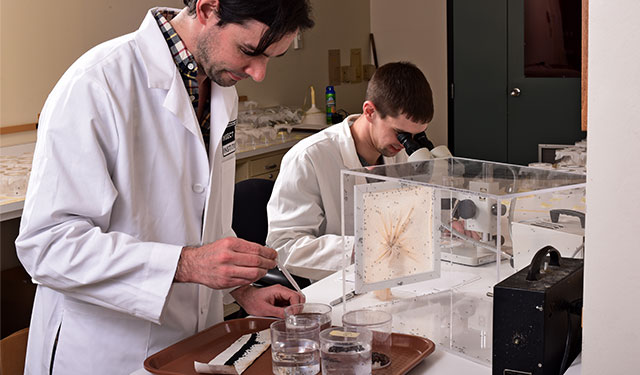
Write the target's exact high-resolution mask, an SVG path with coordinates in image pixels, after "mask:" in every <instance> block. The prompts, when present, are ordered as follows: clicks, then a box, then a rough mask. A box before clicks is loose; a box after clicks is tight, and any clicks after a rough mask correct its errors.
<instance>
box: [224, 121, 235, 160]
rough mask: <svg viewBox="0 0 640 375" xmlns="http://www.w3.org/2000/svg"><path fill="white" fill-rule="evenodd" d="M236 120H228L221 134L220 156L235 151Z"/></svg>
mask: <svg viewBox="0 0 640 375" xmlns="http://www.w3.org/2000/svg"><path fill="white" fill-rule="evenodd" d="M236 122H237V121H236V120H232V121H229V123H228V124H227V127H226V129H224V133H223V134H222V156H223V157H225V156H227V155H230V154H232V153H234V152H236Z"/></svg>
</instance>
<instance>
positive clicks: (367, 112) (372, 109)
mask: <svg viewBox="0 0 640 375" xmlns="http://www.w3.org/2000/svg"><path fill="white" fill-rule="evenodd" d="M362 114H363V115H364V116H365V117H366V118H367V120H368V121H369V122H371V121H372V120H373V117H374V116H375V114H376V106H375V104H373V102H371V101H369V100H367V101H365V102H364V103H362Z"/></svg>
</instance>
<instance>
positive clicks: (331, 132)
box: [266, 115, 407, 280]
mask: <svg viewBox="0 0 640 375" xmlns="http://www.w3.org/2000/svg"><path fill="white" fill-rule="evenodd" d="M358 116H359V115H351V116H349V117H347V118H346V119H345V120H344V121H343V122H341V123H340V124H336V125H333V126H330V127H329V128H327V129H325V130H323V131H321V132H319V133H317V134H314V135H312V136H310V137H307V138H305V139H303V140H301V141H300V142H298V143H297V144H296V145H295V146H293V147H292V148H291V150H289V151H288V152H287V153H286V154H285V156H284V157H283V159H282V163H281V166H280V173H279V174H278V178H277V180H276V183H275V185H274V187H273V193H272V194H271V199H270V200H269V204H268V205H267V215H268V217H269V233H268V235H267V241H266V242H267V246H270V247H272V248H274V249H276V250H277V251H278V256H279V257H280V259H281V260H283V262H284V264H285V267H286V268H287V269H288V270H289V271H290V272H291V273H293V274H295V275H299V276H302V277H307V278H310V279H312V280H319V279H322V278H324V277H326V276H328V275H330V274H332V273H333V272H335V271H337V270H339V269H341V268H342V265H343V264H342V259H343V258H342V255H343V254H344V249H345V243H344V242H343V240H342V234H341V233H342V231H341V222H342V221H341V211H340V199H341V195H340V178H341V177H340V170H342V169H353V168H362V163H360V160H359V159H358V154H357V153H356V147H355V144H354V142H353V137H352V136H351V130H350V126H351V124H353V122H354V121H355V120H356V119H357V118H358ZM406 160H407V153H406V152H405V151H404V150H402V151H400V152H399V153H398V154H397V155H396V156H394V157H392V158H387V157H385V158H384V163H385V164H394V163H402V162H405V161H406ZM346 248H347V249H348V250H350V249H352V248H353V238H352V237H348V238H347V243H346Z"/></svg>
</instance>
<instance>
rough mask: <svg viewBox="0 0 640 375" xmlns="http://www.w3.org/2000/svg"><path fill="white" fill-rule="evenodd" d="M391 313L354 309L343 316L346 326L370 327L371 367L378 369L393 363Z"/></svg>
mask: <svg viewBox="0 0 640 375" xmlns="http://www.w3.org/2000/svg"><path fill="white" fill-rule="evenodd" d="M391 319H392V317H391V314H389V313H388V312H386V311H380V310H367V309H363V310H354V311H349V312H347V313H346V314H344V315H343V316H342V325H343V326H344V327H345V328H353V329H368V330H370V331H371V333H372V343H371V346H372V354H371V361H372V365H371V368H372V369H373V370H377V369H380V368H384V367H387V366H389V364H391Z"/></svg>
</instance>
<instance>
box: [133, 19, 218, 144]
mask: <svg viewBox="0 0 640 375" xmlns="http://www.w3.org/2000/svg"><path fill="white" fill-rule="evenodd" d="M159 9H167V10H170V11H176V12H179V11H180V10H179V9H172V8H152V9H150V10H149V11H148V12H147V15H146V16H145V18H144V20H143V21H142V24H141V25H140V28H139V29H138V32H137V33H136V34H135V37H134V39H135V41H136V43H137V45H138V48H139V51H140V59H141V61H142V64H143V65H144V67H145V69H146V72H147V84H148V87H149V88H157V89H163V90H167V96H166V98H165V101H164V103H163V105H164V107H165V108H166V109H167V110H169V111H170V112H171V113H173V114H174V115H175V116H176V117H178V119H180V123H182V125H183V126H184V127H185V128H187V130H189V132H191V133H192V134H193V135H195V136H196V137H198V138H200V142H201V143H202V145H203V146H204V140H203V139H202V134H201V132H200V129H199V124H198V122H197V121H196V114H195V110H194V109H193V106H192V105H190V103H191V101H190V100H189V97H188V94H187V90H186V88H185V87H184V82H183V81H182V77H181V76H180V72H179V71H178V67H176V64H175V62H174V61H173V57H172V56H171V52H170V51H169V48H168V47H167V42H166V41H165V40H164V36H163V35H162V31H160V27H158V23H157V21H156V18H155V17H154V16H153V13H154V12H155V11H157V10H159ZM212 95H213V94H212ZM203 151H204V150H203Z"/></svg>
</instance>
